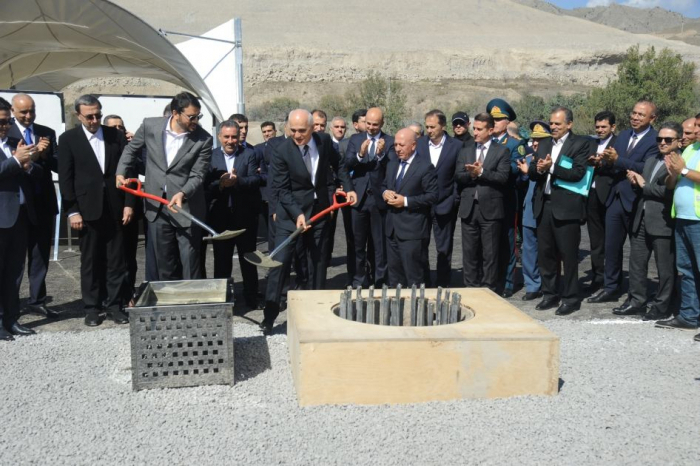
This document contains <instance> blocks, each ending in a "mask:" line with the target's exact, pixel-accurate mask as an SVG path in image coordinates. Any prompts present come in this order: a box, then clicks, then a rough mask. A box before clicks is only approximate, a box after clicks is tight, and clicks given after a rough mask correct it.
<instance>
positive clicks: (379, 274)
mask: <svg viewBox="0 0 700 466" xmlns="http://www.w3.org/2000/svg"><path fill="white" fill-rule="evenodd" d="M385 218H386V211H384V210H381V209H379V207H378V206H377V205H376V201H375V199H374V196H373V195H372V194H371V193H370V192H369V191H368V192H367V194H366V196H365V199H364V200H363V201H362V204H361V205H360V206H359V207H357V208H355V210H354V211H353V212H352V231H353V236H354V239H355V278H354V279H353V283H352V285H353V286H354V287H357V286H363V287H368V286H369V285H370V275H371V273H367V269H368V266H367V264H368V263H371V261H370V260H369V258H368V248H367V247H366V246H367V241H368V239H369V238H370V236H371V238H372V243H373V245H374V284H375V285H381V284H383V283H384V282H386V279H387V252H386V234H385V226H384V222H385Z"/></svg>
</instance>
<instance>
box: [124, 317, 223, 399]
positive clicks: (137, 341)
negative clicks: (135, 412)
mask: <svg viewBox="0 0 700 466" xmlns="http://www.w3.org/2000/svg"><path fill="white" fill-rule="evenodd" d="M129 315H130V319H129V320H130V325H131V362H132V366H131V367H132V387H133V389H134V390H142V389H146V388H166V387H187V386H197V385H216V384H226V385H233V378H234V375H233V374H234V373H233V363H234V358H233V329H232V320H233V312H232V305H231V304H186V305H181V306H176V305H171V306H162V307H158V306H149V307H136V308H132V309H131V311H130V313H129Z"/></svg>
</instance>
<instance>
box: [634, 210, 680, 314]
mask: <svg viewBox="0 0 700 466" xmlns="http://www.w3.org/2000/svg"><path fill="white" fill-rule="evenodd" d="M645 220H646V219H645V218H642V222H641V225H640V226H639V230H638V231H637V233H636V234H632V236H631V237H630V271H629V281H630V286H629V298H630V304H631V305H632V306H644V305H646V304H647V291H648V289H649V287H648V286H647V274H648V272H649V258H650V257H651V254H652V252H653V253H654V261H655V262H656V270H657V271H658V272H659V288H658V290H656V294H655V295H654V297H653V298H652V299H651V300H650V301H649V307H651V308H654V309H655V310H656V311H658V312H660V313H662V314H667V313H670V311H671V308H670V306H671V297H672V295H673V286H674V281H675V278H676V245H675V242H674V241H673V236H652V235H650V234H648V233H647V231H646V221H645Z"/></svg>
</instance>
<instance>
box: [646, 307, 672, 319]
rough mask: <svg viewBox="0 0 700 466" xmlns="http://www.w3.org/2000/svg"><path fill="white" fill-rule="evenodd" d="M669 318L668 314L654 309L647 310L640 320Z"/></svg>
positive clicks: (669, 314)
mask: <svg viewBox="0 0 700 466" xmlns="http://www.w3.org/2000/svg"><path fill="white" fill-rule="evenodd" d="M670 317H671V313H670V312H661V311H659V310H658V309H655V308H649V309H648V310H647V313H646V314H644V316H642V320H646V321H649V320H666V319H668V318H670Z"/></svg>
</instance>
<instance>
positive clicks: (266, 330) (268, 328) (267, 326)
mask: <svg viewBox="0 0 700 466" xmlns="http://www.w3.org/2000/svg"><path fill="white" fill-rule="evenodd" d="M259 326H260V330H262V332H263V335H272V322H268V321H266V320H263V321H262V322H260V324H259Z"/></svg>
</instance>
